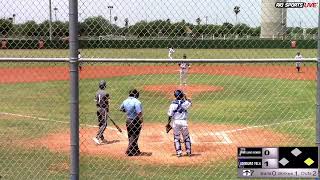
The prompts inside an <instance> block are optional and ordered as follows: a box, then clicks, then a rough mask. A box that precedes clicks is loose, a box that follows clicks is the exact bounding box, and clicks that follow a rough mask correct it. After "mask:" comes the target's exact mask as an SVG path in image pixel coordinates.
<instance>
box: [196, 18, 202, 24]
mask: <svg viewBox="0 0 320 180" xmlns="http://www.w3.org/2000/svg"><path fill="white" fill-rule="evenodd" d="M196 22H197V24H198V25H200V23H201V19H200V18H199V17H198V18H197V19H196Z"/></svg>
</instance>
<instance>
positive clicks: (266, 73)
mask: <svg viewBox="0 0 320 180" xmlns="http://www.w3.org/2000/svg"><path fill="white" fill-rule="evenodd" d="M178 70H179V69H178V67H177V66H84V67H83V70H82V71H81V72H80V79H94V78H111V77H122V76H134V75H147V74H178V73H179V72H178ZM189 73H190V74H209V75H226V76H241V77H261V78H263V77H268V78H277V79H290V80H315V78H316V68H315V67H302V73H297V72H296V71H295V68H294V67H292V66H271V65H270V66H258V65H249V66H248V65H217V66H196V65H195V66H193V67H192V68H191V70H190V72H189ZM68 79H69V69H68V67H60V66H59V67H52V66H51V67H28V68H21V67H14V68H0V83H23V82H25V83H28V82H46V81H59V80H68Z"/></svg>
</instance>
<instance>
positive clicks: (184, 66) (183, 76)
mask: <svg viewBox="0 0 320 180" xmlns="http://www.w3.org/2000/svg"><path fill="white" fill-rule="evenodd" d="M183 59H187V56H186V55H185V54H184V55H183ZM179 67H180V85H185V86H186V85H187V77H188V70H189V68H190V64H189V63H187V62H180V63H179Z"/></svg>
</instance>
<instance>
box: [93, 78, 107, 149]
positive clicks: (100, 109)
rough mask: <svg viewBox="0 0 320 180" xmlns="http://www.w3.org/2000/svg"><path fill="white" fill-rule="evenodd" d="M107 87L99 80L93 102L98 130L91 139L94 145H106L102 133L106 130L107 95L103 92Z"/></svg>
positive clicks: (103, 81) (105, 83)
mask: <svg viewBox="0 0 320 180" xmlns="http://www.w3.org/2000/svg"><path fill="white" fill-rule="evenodd" d="M106 87H107V82H106V81H105V80H101V81H100V82H99V90H98V91H97V93H96V96H95V101H96V106H97V117H98V125H99V130H98V133H97V135H96V137H94V138H93V141H94V142H95V143H96V144H102V143H106V142H107V140H106V139H105V138H104V136H103V133H104V131H105V130H106V128H107V117H108V113H109V99H110V96H109V94H108V93H107V92H106V91H105V89H106Z"/></svg>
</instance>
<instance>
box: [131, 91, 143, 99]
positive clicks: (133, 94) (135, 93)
mask: <svg viewBox="0 0 320 180" xmlns="http://www.w3.org/2000/svg"><path fill="white" fill-rule="evenodd" d="M139 95H140V93H139V91H138V90H136V89H132V90H130V91H129V96H130V97H134V98H137V99H138V98H139Z"/></svg>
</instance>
